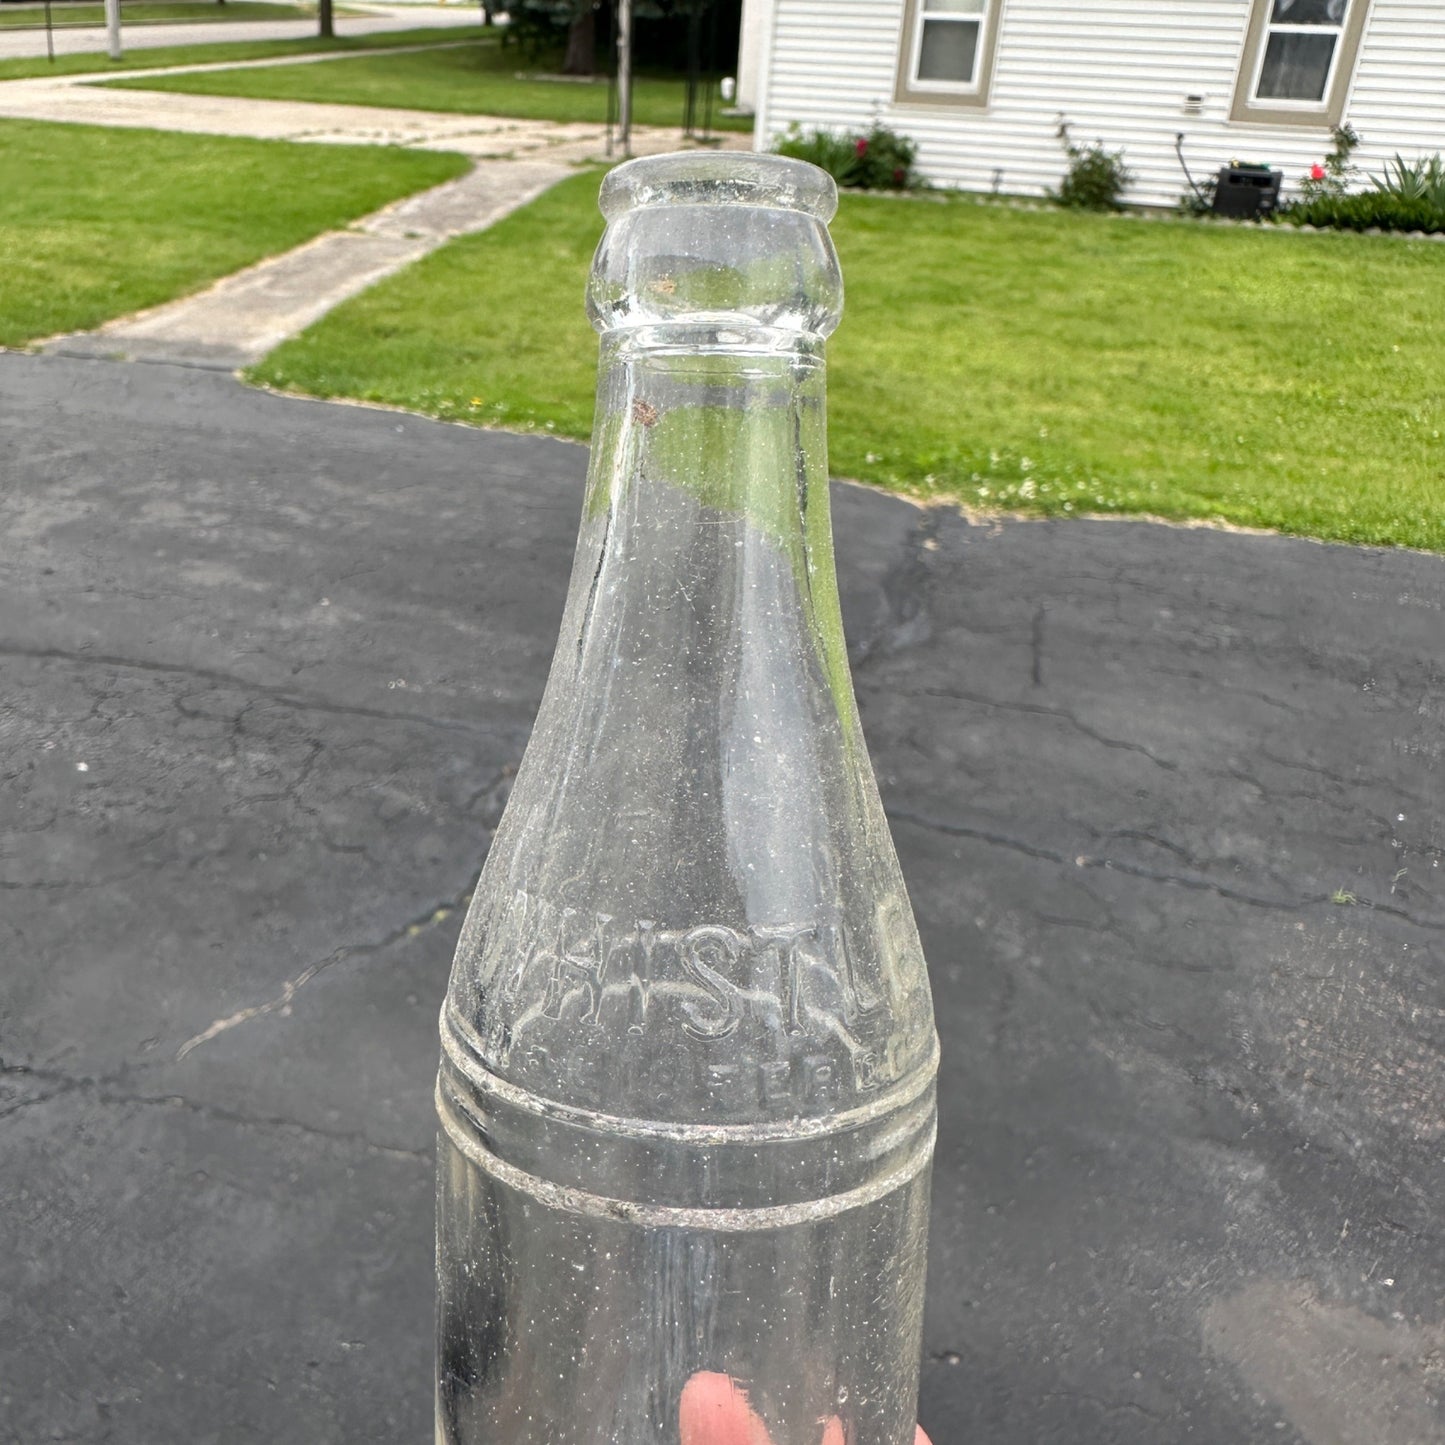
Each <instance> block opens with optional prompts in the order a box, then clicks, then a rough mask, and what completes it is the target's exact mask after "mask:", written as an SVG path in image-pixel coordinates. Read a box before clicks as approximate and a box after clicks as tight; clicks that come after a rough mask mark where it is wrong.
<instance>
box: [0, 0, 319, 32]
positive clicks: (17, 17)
mask: <svg viewBox="0 0 1445 1445" xmlns="http://www.w3.org/2000/svg"><path fill="white" fill-rule="evenodd" d="M314 14H315V10H314V9H308V8H302V7H301V6H299V5H273V4H271V3H269V0H226V4H224V5H218V4H217V3H216V0H189V3H188V0H176V3H173V4H146V3H144V0H142V3H140V4H131V3H126V0H122V4H121V7H120V21H121V24H122V25H123V26H125V25H142V24H147V25H148V24H157V23H161V22H165V23H171V22H175V23H179V22H181V21H187V22H190V23H197V22H203V21H212V20H304V19H305V18H306V17H307V16H308V15H314ZM51 16H52V18H53V20H54V24H55V27H56V29H57V30H58V29H60V28H61V27H62V26H68V25H104V24H105V6H104V5H75V4H63V3H57V4H55V5H52V6H51ZM0 28H3V29H6V30H11V29H16V28H28V29H40V30H43V29H44V28H45V7H44V6H38V7H37V6H33V5H0Z"/></svg>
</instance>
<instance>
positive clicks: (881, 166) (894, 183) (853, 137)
mask: <svg viewBox="0 0 1445 1445" xmlns="http://www.w3.org/2000/svg"><path fill="white" fill-rule="evenodd" d="M773 149H774V150H775V151H776V152H777V153H778V154H779V155H780V156H792V157H793V159H794V160H800V161H811V162H812V163H813V164H814V165H815V166H819V167H821V168H822V169H823V170H825V171H827V172H828V174H829V175H830V176H832V177H833V179H834V180H835V181H837V182H838V184H839V185H840V186H848V187H851V188H852V189H854V190H863V191H906V190H914V189H917V188H918V187H920V186H921V185H922V184H923V181H922V179H921V177H919V175H918V173H917V172H916V171H915V170H914V169H913V161H914V157H915V156H916V155H917V154H918V147H917V146H916V145H915V144H914V143H913V142H912V141H911V140H909V138H908V137H907V136H903V135H899V134H898V133H897V132H896V131H891V130H889V129H888V127H887V126H884V125H875V126H874V127H873V128H872V130H870V131H868V132H867V134H866V135H865V134H860V133H858V132H846V131H830V130H813V131H807V132H804V131H802V130H800V129H799V127H798V126H797V125H792V126H790V127H789V128H788V131H787V134H786V135H784V136H783V138H782V139H781V140H780V141H778V143H777V144H776V145H775V146H774V147H773Z"/></svg>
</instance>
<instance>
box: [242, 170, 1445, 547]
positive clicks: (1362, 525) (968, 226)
mask: <svg viewBox="0 0 1445 1445" xmlns="http://www.w3.org/2000/svg"><path fill="white" fill-rule="evenodd" d="M597 180H598V178H597V176H596V175H583V176H579V177H577V178H575V179H572V180H569V181H567V182H564V183H563V184H562V185H561V186H559V187H557V188H556V189H555V190H553V191H551V192H549V193H547V194H546V195H545V196H543V197H542V198H541V199H540V200H538V201H536V202H534V203H533V204H532V205H531V206H528V207H527V208H525V209H524V210H522V211H519V212H517V213H516V214H515V215H513V216H511V217H510V218H508V219H507V220H505V221H503V222H501V223H500V224H499V225H498V226H496V227H494V228H493V229H492V230H491V231H488V232H484V233H482V234H481V235H478V236H473V237H465V238H463V239H461V240H459V241H456V242H454V243H453V244H451V245H449V246H447V247H445V248H444V249H442V250H440V251H438V252H435V253H434V254H433V255H431V256H429V257H428V258H427V259H425V260H424V261H422V262H420V263H418V264H417V265H416V266H413V267H411V268H410V269H408V270H406V271H404V272H401V273H399V274H398V275H397V276H395V277H393V278H391V279H390V280H387V281H385V282H382V283H381V284H380V285H378V286H376V287H374V288H373V289H372V290H370V291H368V292H366V293H364V294H363V295H361V296H359V297H357V298H355V299H354V300H352V301H350V302H347V303H346V304H345V305H343V306H342V307H340V308H339V309H338V310H336V311H334V312H333V313H332V314H331V315H330V316H328V317H326V318H325V319H324V320H323V321H321V322H320V323H318V324H317V325H316V326H314V327H312V328H311V329H310V330H309V331H307V332H305V333H304V334H303V335H302V336H300V337H298V338H296V339H295V340H293V341H290V342H288V343H287V344H286V345H284V346H282V347H281V348H280V349H279V350H278V351H276V352H274V353H273V354H272V355H271V356H269V357H268V358H267V359H266V360H265V361H264V362H263V363H262V364H261V366H259V367H258V368H256V370H255V373H254V375H255V376H256V377H257V379H259V380H261V381H264V382H267V383H269V384H271V385H274V386H278V387H283V388H292V389H295V390H298V391H306V392H312V393H315V394H318V395H323V396H354V397H362V398H367V399H371V400H376V401H383V402H390V403H394V404H398V405H401V406H405V407H410V408H413V409H415V410H419V411H424V412H430V413H432V414H434V415H437V416H443V417H448V418H453V419H462V420H469V421H475V422H480V423H492V424H496V425H501V426H507V427H516V428H523V429H543V428H546V429H549V430H555V431H556V432H557V433H559V434H562V435H566V436H574V437H585V436H586V435H587V434H588V430H589V427H590V423H591V414H592V388H593V380H594V358H595V355H596V348H595V344H594V338H593V337H592V335H591V332H590V330H589V328H588V326H587V323H586V321H585V320H584V318H583V314H582V288H583V281H584V277H585V275H586V271H587V265H588V260H589V258H590V256H591V252H592V248H593V246H594V245H595V243H596V240H597V236H598V233H599V231H600V228H601V219H600V217H599V216H598V215H597V212H596V205H595V197H596V192H597ZM833 229H834V235H835V237H836V239H837V243H838V249H839V252H840V253H841V255H842V259H843V267H844V274H845V276H846V278H847V287H848V303H847V310H846V313H845V316H844V319H843V325H842V327H841V329H840V330H839V332H838V333H837V335H836V337H835V338H834V339H833V340H832V341H831V342H830V343H829V360H830V366H829V381H830V397H829V413H830V423H831V425H830V435H831V456H832V467H833V472H834V474H835V475H841V476H848V477H855V478H858V479H860V480H864V481H870V482H876V483H880V484H882V485H885V486H889V487H893V488H897V489H901V490H907V491H912V492H915V493H919V494H925V495H932V496H939V497H951V498H956V499H958V500H959V501H962V502H965V503H968V504H970V505H973V506H977V507H981V508H990V509H992V508H1002V509H1005V510H1015V511H1025V512H1036V513H1037V512H1042V513H1050V514H1065V513H1072V514H1075V515H1077V514H1081V513H1099V512H1115V513H1151V514H1155V515H1158V516H1162V517H1170V518H1176V519H1184V518H1211V519H1222V520H1227V521H1230V522H1233V523H1238V524H1242V525H1247V526H1257V527H1269V528H1278V529H1280V530H1283V531H1287V532H1296V533H1303V534H1305V535H1309V536H1315V537H1324V538H1333V539H1337V540H1341V541H1354V542H1373V543H1383V544H1400V545H1409V546H1415V547H1427V548H1433V549H1435V550H1440V551H1445V438H1442V432H1445V246H1436V245H1431V244H1428V243H1420V242H1411V241H1407V240H1403V239H1397V238H1391V237H1366V236H1353V235H1330V234H1315V235H1310V234H1301V233H1298V232H1293V231H1291V232H1287V233H1286V232H1281V233H1272V232H1260V231H1257V230H1254V229H1246V228H1222V227H1215V226H1210V225H1203V224H1197V223H1189V222H1184V221H1178V222H1172V221H1171V222H1160V223H1148V222H1144V221H1128V220H1118V219H1113V218H1109V217H1103V216H1090V215H1081V214H1077V213H1071V212H1063V211H1055V210H1037V211H1027V210H1015V209H1012V208H1007V207H1003V206H998V205H989V204H984V203H978V202H975V201H972V200H970V199H967V198H948V199H943V200H893V199H885V198H880V197H868V196H845V197H844V198H843V204H842V208H841V210H840V212H839V215H838V219H837V221H836V222H835V223H834V228H833Z"/></svg>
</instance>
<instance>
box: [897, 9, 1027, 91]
mask: <svg viewBox="0 0 1445 1445" xmlns="http://www.w3.org/2000/svg"><path fill="white" fill-rule="evenodd" d="M1003 7H1004V0H984V8H983V13H982V14H981V15H979V16H977V17H975V16H971V15H969V16H964V15H960V16H958V17H957V18H955V19H951V20H945V21H944V23H945V24H953V25H958V24H968V23H971V22H976V23H977V25H978V47H977V49H976V50H975V51H974V54H973V80H972V81H971V82H969V83H967V84H965V83H964V82H961V81H948V80H919V79H918V78H917V77H918V62H919V59H920V58H921V54H922V50H923V24H924V21H925V19H933V20H939V19H943V15H942V14H940V13H939V12H934V13H933V14H932V15H929V14H928V13H927V12H926V11H925V10H924V8H923V0H904V6H903V29H902V32H901V34H900V35H899V38H898V76H897V80H896V82H895V84H894V88H893V99H894V101H895V103H897V104H899V105H947V106H968V107H972V108H974V109H980V110H981V109H983V108H984V107H985V106H987V105H988V94H989V88H990V86H991V85H992V83H993V62H994V54H995V51H996V50H997V47H998V32H999V25H1000V21H1001V18H1002V11H1003ZM944 13H945V14H946V12H944Z"/></svg>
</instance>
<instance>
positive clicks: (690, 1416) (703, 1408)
mask: <svg viewBox="0 0 1445 1445" xmlns="http://www.w3.org/2000/svg"><path fill="white" fill-rule="evenodd" d="M678 1425H679V1427H680V1430H681V1434H682V1445H772V1442H771V1441H770V1440H769V1439H768V1427H767V1426H766V1425H764V1424H763V1422H762V1420H760V1419H759V1418H758V1413H757V1411H756V1410H754V1409H753V1407H752V1406H751V1405H750V1404H749V1403H748V1397H747V1393H746V1392H745V1391H744V1390H743V1389H742V1387H741V1386H739V1385H737V1384H735V1383H734V1382H733V1381H732V1380H731V1379H729V1378H728V1376H726V1375H722V1374H718V1373H717V1372H716V1371H713V1370H699V1371H698V1372H697V1374H695V1375H694V1376H693V1377H692V1379H690V1380H689V1381H688V1382H687V1384H686V1385H684V1386H683V1390H682V1403H681V1405H680V1406H679V1408H678ZM830 1445H831V1442H830Z"/></svg>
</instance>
